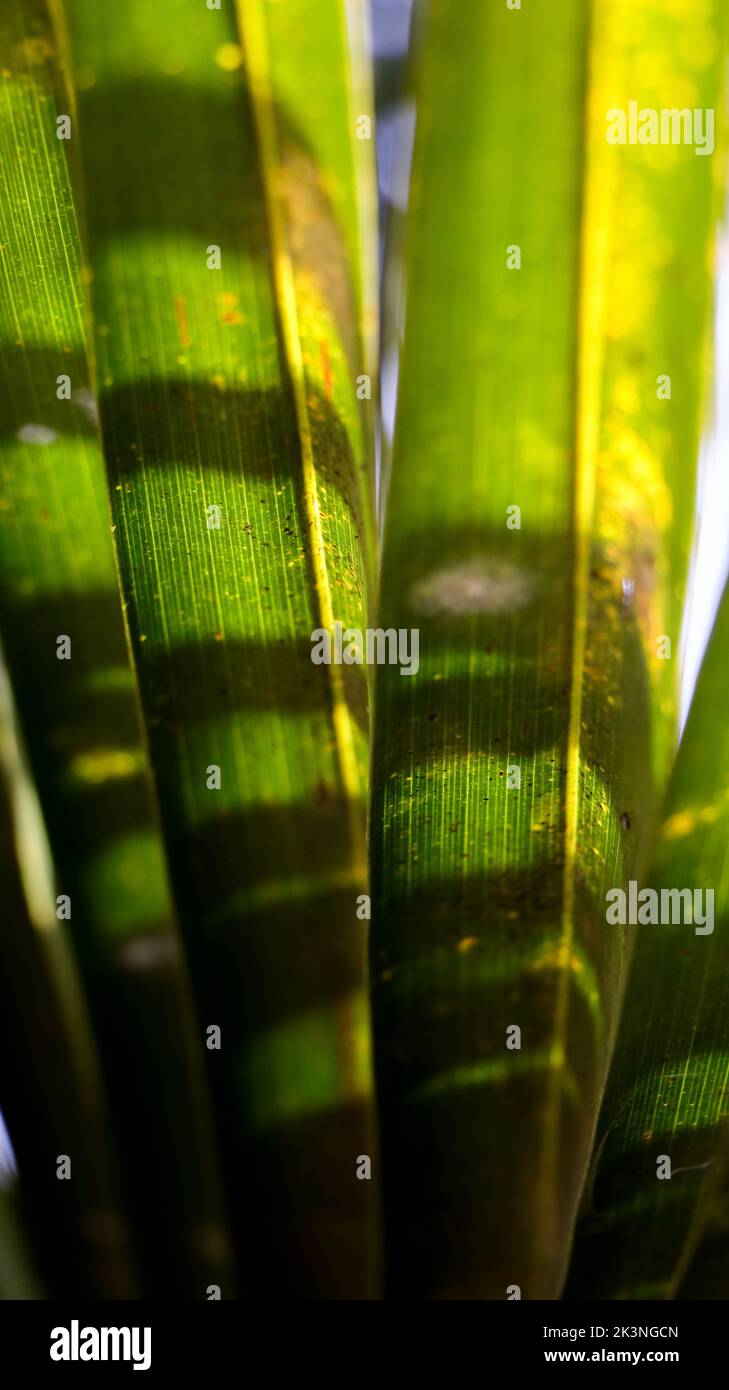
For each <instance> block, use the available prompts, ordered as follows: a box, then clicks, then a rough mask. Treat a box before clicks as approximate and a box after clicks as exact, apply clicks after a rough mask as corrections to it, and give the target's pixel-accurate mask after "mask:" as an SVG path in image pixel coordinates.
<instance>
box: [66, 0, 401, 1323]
mask: <svg viewBox="0 0 729 1390" xmlns="http://www.w3.org/2000/svg"><path fill="white" fill-rule="evenodd" d="M67 10H68V14H69V19H70V28H71V40H72V51H73V57H74V62H75V64H76V66H77V73H78V82H79V118H80V127H81V150H82V157H83V169H84V177H85V183H86V188H87V190H88V195H87V206H88V234H89V257H90V268H91V272H92V302H93V312H94V323H95V344H96V353H97V366H98V388H99V396H100V411H101V422H102V434H103V440H104V447H105V452H106V458H107V466H108V472H109V479H110V488H111V498H112V510H113V516H114V522H115V526H116V543H117V549H118V557H119V565H120V571H121V579H122V586H123V590H124V595H125V600H126V602H127V605H128V618H129V625H130V630H131V638H132V646H133V650H134V656H135V661H136V664H137V669H138V673H139V688H140V692H141V698H142V704H143V708H144V714H145V719H146V727H147V733H148V739H149V745H150V751H151V757H152V762H153V766H154V769H155V775H156V779H157V788H158V794H159V801H160V807H161V814H162V820H163V827H164V834H165V838H166V841H167V845H168V850H169V857H170V863H171V865H172V872H173V876H174V887H175V890H176V897H177V903H178V907H179V912H180V917H181V921H182V925H183V929H184V933H185V939H186V944H187V950H188V954H189V958H190V962H191V966H192V974H193V979H194V983H195V988H196V992H197V998H198V1002H199V1006H200V1013H201V1018H202V1022H203V1025H204V1026H205V1027H206V1028H210V1027H213V1026H217V1027H218V1028H220V1030H221V1047H220V1049H219V1050H217V1049H215V1048H213V1049H211V1050H210V1051H209V1052H208V1061H209V1070H210V1076H211V1080H212V1082H213V1086H214V1090H215V1100H216V1110H217V1116H218V1121H219V1126H220V1131H221V1135H222V1137H223V1141H224V1148H225V1155H226V1165H227V1172H228V1190H229V1196H230V1202H231V1208H232V1214H233V1219H234V1223H235V1226H236V1230H237V1234H238V1238H239V1244H240V1248H241V1251H242V1253H243V1256H244V1259H245V1263H246V1267H247V1271H248V1275H249V1278H250V1281H251V1285H252V1286H253V1287H255V1289H256V1291H257V1292H258V1293H260V1292H261V1291H265V1290H266V1289H271V1288H275V1289H276V1291H277V1292H278V1293H286V1292H287V1291H288V1292H304V1293H307V1294H309V1295H314V1296H316V1295H320V1294H327V1293H329V1294H331V1293H343V1294H347V1293H362V1292H364V1291H367V1290H368V1289H369V1288H370V1286H371V1270H370V1266H371V1250H370V1247H371V1243H372V1232H371V1226H372V1204H373V1183H372V1182H368V1181H359V1180H358V1179H357V1177H356V1169H357V1157H358V1155H361V1154H370V1155H371V1153H372V1136H371V1127H370V1109H371V1101H370V1090H371V1080H370V1062H369V1044H368V1020H367V1002H366V993H365V989H364V953H365V937H364V931H365V926H366V924H365V923H364V922H361V921H359V920H358V918H357V916H356V907H357V898H358V896H359V895H360V894H361V893H362V892H363V891H364V887H365V883H366V880H365V866H364V834H363V818H364V817H363V796H364V789H365V783H366V769H367V686H366V681H365V679H364V676H363V673H362V671H361V669H353V670H351V671H350V670H347V671H346V672H345V674H344V675H343V674H342V668H336V667H334V666H328V667H318V666H315V665H313V664H312V661H311V650H312V645H311V634H312V632H313V631H314V629H316V628H317V627H320V626H323V627H329V626H330V625H331V623H332V621H333V620H335V619H340V620H341V621H343V622H344V624H345V625H353V626H356V627H359V628H362V627H363V626H364V625H365V622H366V590H367V579H366V555H367V552H368V549H369V548H370V547H369V545H368V543H367V541H366V539H365V534H366V526H367V513H368V495H369V491H370V483H369V482H368V480H367V478H366V475H365V473H364V472H363V470H364V469H365V466H366V463H367V460H366V458H365V450H364V441H365V430H364V429H363V423H362V419H361V414H360V412H361V410H362V409H363V404H362V403H361V402H360V401H359V399H358V398H357V394H356V379H357V376H358V375H360V373H359V371H358V367H359V365H360V346H359V338H360V333H359V326H360V322H361V306H362V304H363V302H364V294H363V292H362V290H361V288H360V289H358V285H359V284H360V278H359V274H358V272H356V271H355V270H353V264H352V262H353V255H354V248H355V245H356V241H357V238H358V235H359V234H358V232H357V230H356V223H357V213H356V207H357V200H356V193H355V188H354V174H353V168H354V162H353V159H352V156H351V142H352V141H353V139H354V131H353V130H352V128H351V125H350V123H349V121H348V118H347V116H346V108H343V105H342V103H343V96H344V93H345V92H346V88H347V84H348V80H349V79H348V73H347V54H346V45H345V42H344V33H345V31H344V27H343V20H342V16H343V7H342V6H341V5H340V4H339V3H338V0H326V2H325V3H317V5H316V6H309V7H308V8H307V7H305V6H303V5H302V6H300V5H298V4H297V5H287V6H278V7H275V6H270V7H267V12H266V13H264V10H263V8H262V7H261V6H260V5H259V4H257V3H253V4H246V6H245V7H244V9H243V11H242V21H243V23H242V29H243V34H242V37H243V39H244V40H245V43H246V48H247V61H246V63H245V64H244V55H243V50H242V48H241V45H240V38H241V34H239V32H238V29H237V27H236V21H235V17H234V13H233V11H234V6H232V5H225V6H223V7H221V9H220V10H210V9H209V8H207V7H206V6H204V5H202V4H199V3H197V0H169V3H166V4H165V6H164V7H163V8H162V9H161V10H159V9H155V10H154V11H153V12H152V11H150V9H149V6H148V5H147V3H146V0H130V3H128V4H126V5H125V6H124V8H123V11H122V10H118V9H117V8H116V7H107V6H89V5H87V4H85V3H83V0H69V3H68V4H67ZM305 10H306V13H304V11H305ZM276 11H280V13H276ZM297 19H298V20H299V21H301V23H300V24H298V25H297ZM304 19H306V25H304V24H303V20H304ZM307 26H312V28H313V35H312V32H311V30H310V28H309V27H307ZM284 45H286V49H285V51H284ZM307 94H308V95H307ZM305 96H306V98H307V99H305ZM309 100H310V102H311V104H310V105H308V104H307V102H308V101H309ZM217 251H219V253H220V254H219V258H218V256H217V254H216V252H217ZM218 266H219V268H217V267H218ZM364 408H365V409H366V406H365V407H364Z"/></svg>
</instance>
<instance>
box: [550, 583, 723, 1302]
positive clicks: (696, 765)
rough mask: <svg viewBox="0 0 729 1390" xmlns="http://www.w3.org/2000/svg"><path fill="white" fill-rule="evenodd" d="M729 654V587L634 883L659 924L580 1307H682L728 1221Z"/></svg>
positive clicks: (588, 1228) (624, 1027) (589, 1218)
mask: <svg viewBox="0 0 729 1390" xmlns="http://www.w3.org/2000/svg"><path fill="white" fill-rule="evenodd" d="M728 653H729V591H727V593H726V594H725V596H724V599H723V602H722V606H721V609H720V612H719V616H718V618H717V621H716V625H715V628H714V632H713V634H712V637H711V640H710V644H709V647H708V650H707V654H706V657H705V660H704V664H703V667H702V670H701V674H700V676H699V681H698V684H697V688H696V692H695V695H694V700H693V704H692V707H691V712H690V715H689V719H688V723H687V725H686V729H685V732H684V736H683V739H682V741H681V746H680V749H679V752H678V757H677V760H676V766H675V769H674V772H673V775H672V778H671V783H670V787H669V791H668V795H667V799H666V806H665V813H664V818H663V822H662V826H661V833H660V839H659V842H658V847H657V851H656V856H655V860H654V862H653V866H652V868H651V872H650V874H649V875H648V876H647V878H646V880H645V884H644V883H643V882H641V883H640V884H639V885H638V887H639V888H640V889H643V888H644V887H645V888H650V889H652V890H653V891H654V892H655V893H657V894H658V895H659V898H658V900H657V902H656V905H655V906H656V911H657V912H660V925H659V924H658V922H655V923H649V922H645V923H644V924H643V925H637V926H634V927H633V928H629V930H630V931H631V932H632V934H634V935H635V938H636V946H635V955H634V959H633V965H632V969H631V975H630V981H629V985H628V989H627V992H626V997H625V1007H624V1013H623V1019H622V1023H621V1026H620V1031H619V1034H618V1042H617V1046H616V1050H615V1056H614V1059H613V1064H612V1067H611V1072H610V1080H609V1082H608V1087H607V1091H606V1096H605V1102H604V1106H603V1109H602V1112H601V1115H600V1123H599V1126H598V1133H597V1147H596V1157H595V1163H594V1173H593V1174H592V1179H591V1183H590V1193H589V1197H590V1200H589V1203H588V1204H587V1207H586V1211H585V1215H584V1218H583V1220H582V1222H581V1224H580V1226H579V1227H578V1236H577V1240H576V1244H575V1250H574V1255H573V1267H572V1274H571V1283H570V1285H569V1286H568V1291H569V1289H574V1296H575V1297H580V1298H671V1297H673V1296H674V1294H675V1293H676V1290H677V1288H678V1285H679V1282H680V1279H681V1276H682V1274H683V1272H684V1270H685V1269H686V1266H687V1263H688V1260H689V1258H690V1256H691V1255H692V1254H693V1251H694V1249H695V1246H696V1243H697V1241H698V1239H699V1237H700V1235H701V1232H702V1227H703V1226H704V1224H705V1223H706V1221H707V1220H708V1219H709V1218H710V1216H711V1213H712V1212H717V1214H718V1215H720V1210H721V1203H717V1198H716V1190H717V1188H718V1186H719V1184H720V1182H721V1180H722V1177H723V1174H724V1173H725V1172H726V1170H727V1167H728V1166H729V1163H728V1161H729V1143H728V1142H727V1140H728V1139H729V1123H728V1121H729V1090H728V1082H729V1001H728V999H727V979H728V978H729V941H728V940H727V934H728V932H729V848H728V847H727V845H728V834H727V832H728V830H729V729H728V728H727V725H726V720H725V718H724V711H725V706H726V683H727V655H728ZM676 890H678V891H679V892H681V891H682V890H683V892H684V893H685V892H686V891H687V890H688V893H689V895H690V896H689V900H688V901H689V906H690V909H691V914H693V921H694V924H693V925H692V924H691V915H689V920H688V922H686V920H685V919H686V916H687V903H686V901H683V902H682V901H680V900H679V898H678V897H676V898H674V899H671V898H669V897H666V898H665V899H664V898H663V894H664V893H668V892H674V893H675V892H676ZM697 892H698V894H699V896H698V897H696V893H697ZM709 894H710V895H711V898H710V899H709ZM643 901H644V902H645V903H646V906H645V907H644V909H643V911H644V913H646V914H647V913H648V911H649V907H650V902H649V899H647V898H646V899H643ZM694 905H695V913H694ZM707 908H708V917H707V916H706V914H707ZM702 918H706V920H705V921H704V922H703V923H702V921H701V919H702ZM662 1157H664V1158H665V1157H667V1158H668V1159H669V1160H670V1165H671V1174H670V1179H669V1178H666V1177H664V1178H658V1177H657V1172H658V1170H659V1169H661V1171H667V1169H666V1164H665V1162H663V1163H661V1158H662ZM725 1248H726V1247H725ZM711 1296H713V1297H716V1294H715V1293H714V1294H712V1295H711Z"/></svg>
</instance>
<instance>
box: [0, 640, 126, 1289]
mask: <svg viewBox="0 0 729 1390" xmlns="http://www.w3.org/2000/svg"><path fill="white" fill-rule="evenodd" d="M39 821H40V815H39V810H38V805H37V801H36V799H35V796H34V792H33V788H32V784H31V782H30V779H29V777H28V770H27V764H26V761H25V758H24V755H23V750H22V746H21V743H20V740H19V737H18V731H17V726H16V722H15V719H14V715H13V709H12V700H11V696H10V691H9V688H8V684H7V677H6V675H5V670H4V667H0V895H1V899H0V900H1V901H2V903H3V926H2V931H1V932H0V1109H2V1113H3V1115H4V1117H5V1119H6V1121H7V1126H8V1130H9V1133H10V1136H11V1140H12V1144H13V1149H14V1152H15V1155H16V1158H17V1162H18V1167H19V1182H20V1189H19V1195H20V1198H21V1201H22V1202H23V1205H24V1207H25V1211H26V1213H27V1218H28V1231H29V1235H30V1238H31V1239H32V1242H33V1246H34V1248H35V1250H36V1252H37V1254H38V1258H39V1262H40V1265H41V1268H42V1270H43V1274H44V1277H45V1278H46V1279H47V1280H48V1284H49V1289H50V1291H51V1292H52V1293H55V1294H56V1295H57V1296H58V1295H59V1294H60V1293H61V1292H63V1293H64V1294H65V1295H66V1296H67V1297H76V1298H135V1297H138V1296H139V1292H140V1285H139V1282H138V1273H137V1267H136V1258H135V1251H134V1249H133V1244H132V1238H131V1233H130V1230H129V1223H128V1219H127V1212H126V1210H125V1203H124V1196H123V1193H122V1190H121V1184H120V1176H119V1170H118V1165H117V1159H116V1154H115V1153H114V1149H113V1145H112V1143H111V1140H110V1124H109V1113H108V1107H107V1104H106V1100H105V1096H104V1093H103V1087H102V1083H101V1069H100V1066H99V1059H98V1055H97V1052H96V1048H95V1044H94V1039H93V1036H92V1032H91V1026H90V1020H89V1017H88V1012H87V1009H86V1003H85V1000H84V998H83V994H82V991H81V988H80V983H79V979H78V975H77V971H76V967H75V962H74V960H73V957H72V954H71V951H70V948H69V942H68V940H67V938H66V937H65V936H64V934H63V930H62V927H61V925H60V923H59V922H58V921H57V919H56V916H55V911H54V903H53V897H52V885H51V882H50V874H49V866H48V856H47V851H46V849H45V846H44V843H43V833H42V827H41V826H40V825H39ZM69 1164H70V1167H69V1166H68V1165H69ZM59 1172H61V1173H62V1176H60V1177H59ZM0 1234H2V1233H0ZM4 1258H5V1259H8V1258H12V1247H11V1248H6V1250H5V1254H4Z"/></svg>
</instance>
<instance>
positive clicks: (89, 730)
mask: <svg viewBox="0 0 729 1390" xmlns="http://www.w3.org/2000/svg"><path fill="white" fill-rule="evenodd" d="M0 44H1V46H2V51H3V65H4V68H5V72H4V75H3V79H2V88H1V89H0V170H1V172H2V182H3V186H4V194H3V199H2V208H1V209H0V246H1V247H2V263H3V285H4V291H3V294H2V299H1V303H0V397H1V404H0V434H1V448H0V470H1V472H2V493H3V498H4V501H3V505H2V509H0V543H1V544H0V628H1V630H2V636H3V641H4V644H5V647H6V652H7V660H8V666H9V671H10V675H11V679H12V683H13V689H14V693H15V696H16V700H17V702H18V705H19V708H20V710H21V713H22V718H23V726H24V735H25V739H26V742H27V747H28V751H29V756H30V760H31V764H32V770H33V773H34V776H35V780H36V785H37V788H38V793H39V796H40V800H41V806H42V810H43V813H44V817H45V822H46V826H47V829H48V833H49V836H50V840H51V845H52V852H53V856H54V862H55V867H56V870H57V878H58V885H57V890H56V891H57V893H59V894H61V895H63V897H64V898H66V899H68V900H69V901H68V909H67V910H68V911H70V914H71V916H70V922H69V925H68V926H67V927H64V926H62V925H61V924H59V925H58V932H59V933H60V932H63V931H67V932H68V935H69V945H70V946H71V947H72V949H74V950H75V951H76V952H77V954H78V960H79V964H80V967H81V972H82V979H83V982H84V986H85V990H86V995H87V1001H88V1004H89V1007H90V1011H91V1017H92V1022H93V1024H94V1027H95V1029H96V1033H97V1036H98V1040H99V1044H100V1049H101V1055H102V1061H103V1068H104V1074H105V1080H106V1082H107V1083H108V1085H109V1087H110V1090H111V1106H112V1109H113V1112H114V1119H115V1121H116V1126H117V1132H118V1138H119V1142H120V1147H121V1149H122V1152H123V1155H124V1158H125V1160H126V1164H127V1173H128V1179H129V1183H130V1191H131V1196H132V1201H133V1205H134V1208H135V1211H136V1213H137V1216H138V1221H139V1231H140V1236H141V1245H142V1248H143V1253H144V1256H145V1263H146V1266H147V1273H148V1275H149V1278H150V1279H151V1280H152V1282H153V1283H154V1282H155V1281H156V1280H160V1281H163V1283H162V1284H159V1285H158V1287H164V1288H165V1289H166V1291H167V1292H168V1294H169V1293H174V1292H175V1291H178V1292H179V1293H181V1294H183V1293H184V1294H192V1293H198V1294H201V1292H202V1291H203V1290H204V1289H205V1287H206V1284H207V1282H208V1280H209V1279H214V1280H215V1281H216V1282H220V1281H221V1280H222V1282H226V1280H228V1279H229V1271H230V1256H229V1254H228V1252H227V1250H226V1238H225V1235H224V1233H223V1231H222V1229H221V1215H220V1197H219V1179H218V1176H217V1169H216V1162H215V1159H214V1155H213V1152H212V1138H211V1134H212V1131H211V1127H210V1119H209V1103H208V1099H207V1096H206V1094H205V1090H204V1080H203V1072H202V1065H201V1060H202V1044H201V1039H200V1035H199V1031H198V1026H197V1024H196V1023H195V1021H194V1019H193V1017H192V1011H191V1007H190V1001H189V986H188V984H187V981H186V978H185V974H184V969H183V967H182V964H181V962H180V959H179V948H178V944H177V935H176V929H175V927H174V923H173V919H172V909H171V903H170V897H169V890H168V885H167V878H166V870H165V866H164V860H163V856H162V852H161V842H160V837H159V832H158V829H157V826H156V822H155V819H154V815H153V812H152V809H151V803H150V795H149V788H148V781H147V772H146V757H145V752H144V749H143V745H142V741H141V737H140V730H139V723H138V715H137V708H136V700H135V691H134V679H133V675H132V671H131V667H130V664H129V658H128V652H127V643H126V636H125V631H124V622H123V615H122V610H121V604H120V600H119V592H118V587H117V581H116V574H115V567H114V555H113V547H112V540H111V535H110V528H109V518H108V499H107V496H106V481H105V473H104V465H103V459H102V456H101V451H100V447H99V439H98V432H97V428H96V425H95V420H94V416H95V406H94V400H93V397H92V395H91V391H90V387H89V373H88V365H87V360H86V345H85V336H84V328H83V316H82V297H83V291H82V287H81V283H80V273H79V243H78V232H77V225H76V214H75V209H74V203H73V199H72V193H71V185H70V177H69V170H68V167H67V161H66V154H65V151H66V149H67V148H68V142H66V141H64V140H60V139H58V138H57V118H58V117H59V116H64V115H69V113H70V116H71V118H72V127H71V130H72V139H71V142H70V143H71V147H72V148H73V147H74V141H75V139H76V135H77V132H76V130H75V111H74V109H73V104H72V97H71V94H70V92H69V89H68V86H67V83H66V80H65V76H64V73H63V71H62V65H61V61H60V59H59V57H58V56H57V48H56V46H55V43H54V36H53V33H52V29H51V22H50V18H49V13H48V9H47V6H46V5H45V4H44V3H42V2H41V0H33V3H30V4H27V3H24V2H23V3H20V0H18V3H8V4H5V5H4V6H3V9H2V16H1V18H0ZM60 636H66V637H68V639H69V642H70V659H68V660H57V659H56V658H57V650H58V640H59V637H60ZM62 911H65V909H62ZM21 998H22V999H24V998H25V991H21ZM150 1149H153V1150H154V1151H155V1153H156V1155H157V1161H156V1163H155V1165H154V1168H153V1170H152V1171H150V1165H149V1153H150ZM181 1156H182V1157H181Z"/></svg>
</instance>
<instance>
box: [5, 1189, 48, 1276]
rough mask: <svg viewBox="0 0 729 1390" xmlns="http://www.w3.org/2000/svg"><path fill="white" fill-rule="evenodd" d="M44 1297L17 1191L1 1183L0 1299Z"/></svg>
mask: <svg viewBox="0 0 729 1390" xmlns="http://www.w3.org/2000/svg"><path fill="white" fill-rule="evenodd" d="M43 1297H44V1293H43V1286H42V1284H41V1281H40V1279H39V1277H38V1274H37V1272H36V1269H35V1267H34V1264H33V1256H32V1254H31V1252H30V1250H29V1248H28V1244H27V1241H26V1238H25V1231H24V1229H23V1220H22V1217H21V1215H20V1210H19V1203H18V1201H17V1198H16V1194H15V1192H14V1191H9V1190H8V1189H7V1188H6V1187H4V1186H3V1184H2V1183H0V1299H20V1298H22V1299H35V1298H43Z"/></svg>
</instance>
